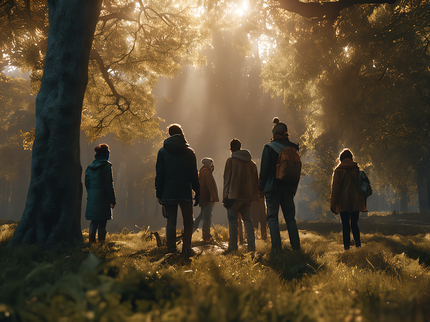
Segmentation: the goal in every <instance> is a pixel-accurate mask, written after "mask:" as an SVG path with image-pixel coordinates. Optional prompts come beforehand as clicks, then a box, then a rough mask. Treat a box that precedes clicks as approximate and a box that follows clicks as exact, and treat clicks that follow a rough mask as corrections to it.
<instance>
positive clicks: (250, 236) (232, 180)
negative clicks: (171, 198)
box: [222, 139, 258, 254]
mask: <svg viewBox="0 0 430 322" xmlns="http://www.w3.org/2000/svg"><path fill="white" fill-rule="evenodd" d="M241 147H242V143H241V142H240V141H239V140H238V139H233V140H231V142H230V151H231V157H229V158H228V159H227V161H226V162H225V168H224V188H223V200H222V202H223V206H224V207H225V208H227V217H228V228H229V229H228V233H229V241H228V249H227V250H226V251H225V252H224V254H229V253H231V252H233V251H236V250H237V249H238V246H237V235H238V234H237V232H238V216H239V213H240V215H241V216H242V219H243V222H244V226H245V231H246V235H247V240H248V251H255V236H254V224H253V223H252V219H251V204H252V202H253V201H256V200H258V171H257V166H256V164H255V162H254V161H252V156H251V153H250V152H249V151H248V150H241Z"/></svg>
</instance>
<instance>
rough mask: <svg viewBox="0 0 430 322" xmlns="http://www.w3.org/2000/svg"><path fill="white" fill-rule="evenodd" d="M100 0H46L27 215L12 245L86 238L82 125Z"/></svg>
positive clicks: (46, 244)
mask: <svg viewBox="0 0 430 322" xmlns="http://www.w3.org/2000/svg"><path fill="white" fill-rule="evenodd" d="M101 4H102V1H101V0H74V1H69V0H48V5H49V36H48V47H47V51H46V60H45V68H44V72H43V78H42V86H41V88H40V91H39V93H38V95H37V99H36V137H35V140H34V144H33V152H32V164H31V181H30V187H29V190H28V195H27V201H26V206H25V210H24V213H23V215H22V218H21V221H20V222H19V225H18V227H17V229H16V230H15V233H14V236H13V238H12V241H11V243H10V245H18V244H37V245H38V246H39V247H42V248H48V247H53V246H55V245H58V244H61V243H65V244H68V245H74V244H77V243H81V242H83V238H82V232H81V224H80V217H81V204H82V182H81V175H82V167H81V162H80V145H79V136H80V124H81V113H82V102H83V98H84V93H85V88H86V85H87V81H88V61H89V54H90V50H91V44H92V41H93V38H94V31H95V26H96V24H97V19H98V16H99V14H100V9H101Z"/></svg>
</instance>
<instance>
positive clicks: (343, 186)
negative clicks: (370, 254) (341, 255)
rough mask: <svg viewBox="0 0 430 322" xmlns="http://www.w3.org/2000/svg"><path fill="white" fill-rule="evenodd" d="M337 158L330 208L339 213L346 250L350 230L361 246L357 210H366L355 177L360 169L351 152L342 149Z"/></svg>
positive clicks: (346, 248) (356, 177)
mask: <svg viewBox="0 0 430 322" xmlns="http://www.w3.org/2000/svg"><path fill="white" fill-rule="evenodd" d="M339 160H340V163H339V164H338V166H337V167H336V169H335V170H334V172H333V180H332V184H331V198H330V210H331V212H333V213H334V214H340V218H341V220H342V232H343V246H344V249H345V250H348V249H349V246H350V243H351V238H350V231H351V230H352V235H353V237H354V242H355V246H356V247H360V246H361V241H360V230H359V228H358V218H359V212H360V211H362V212H366V211H367V207H366V200H365V196H364V194H360V193H359V191H358V189H357V184H360V185H361V182H357V179H359V178H360V176H359V175H360V171H359V168H358V165H357V163H356V162H354V161H353V160H354V157H353V154H352V152H351V151H350V150H348V149H344V150H343V151H342V152H341V153H340V155H339ZM366 179H367V177H366ZM369 188H370V186H369ZM366 190H367V189H366Z"/></svg>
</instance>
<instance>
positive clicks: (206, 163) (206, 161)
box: [202, 157, 214, 169]
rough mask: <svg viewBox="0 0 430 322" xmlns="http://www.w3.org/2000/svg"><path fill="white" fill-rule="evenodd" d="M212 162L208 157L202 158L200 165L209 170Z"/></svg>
mask: <svg viewBox="0 0 430 322" xmlns="http://www.w3.org/2000/svg"><path fill="white" fill-rule="evenodd" d="M213 162H214V160H213V159H211V158H208V157H204V158H203V159H202V164H203V165H204V166H205V167H206V168H208V169H210V168H211V166H212V163H213Z"/></svg>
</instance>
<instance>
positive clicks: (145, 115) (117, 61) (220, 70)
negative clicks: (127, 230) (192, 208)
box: [0, 0, 430, 216]
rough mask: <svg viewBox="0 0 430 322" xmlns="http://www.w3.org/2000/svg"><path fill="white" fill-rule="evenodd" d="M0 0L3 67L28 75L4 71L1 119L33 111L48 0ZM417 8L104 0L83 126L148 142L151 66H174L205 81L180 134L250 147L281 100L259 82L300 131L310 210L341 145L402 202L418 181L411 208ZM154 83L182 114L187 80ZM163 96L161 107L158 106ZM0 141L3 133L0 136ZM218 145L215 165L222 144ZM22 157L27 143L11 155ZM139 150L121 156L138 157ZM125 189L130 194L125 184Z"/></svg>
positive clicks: (163, 72) (419, 152) (424, 156)
mask: <svg viewBox="0 0 430 322" xmlns="http://www.w3.org/2000/svg"><path fill="white" fill-rule="evenodd" d="M281 5H282V3H281ZM0 8H1V14H0V24H1V26H2V28H1V36H2V37H1V47H2V60H1V66H2V70H4V69H5V68H7V67H9V66H14V67H17V68H20V69H21V70H22V71H24V72H30V80H31V89H30V88H29V87H28V85H27V84H25V85H24V82H23V81H22V80H17V79H12V78H11V77H8V76H6V75H5V74H3V73H2V79H1V81H2V83H1V89H2V92H1V93H2V101H4V102H7V101H8V98H7V96H8V95H11V93H10V92H9V91H8V90H7V88H8V87H7V86H8V85H6V84H7V80H8V82H9V83H10V82H14V83H16V85H14V86H15V88H21V90H20V91H21V93H22V95H21V96H20V95H17V94H15V96H16V97H15V98H14V101H13V104H10V105H7V103H5V104H4V106H5V108H4V111H5V112H6V111H7V109H8V107H7V106H10V107H9V112H8V114H5V117H4V118H3V119H4V120H6V121H5V122H6V123H11V124H12V123H13V122H14V121H13V118H14V117H18V116H17V115H18V114H19V113H18V111H19V110H20V109H24V110H25V111H24V113H29V115H32V114H31V113H34V112H32V111H34V103H33V105H32V104H31V103H20V100H23V99H24V97H26V96H25V95H27V99H28V98H29V96H30V95H32V94H33V95H34V93H36V92H37V90H38V89H39V87H40V82H41V79H42V72H43V66H44V61H45V57H46V46H47V35H48V30H49V22H48V5H47V3H46V1H2V2H1V6H0ZM428 15H429V4H428V1H401V2H398V3H396V4H393V5H391V4H385V5H374V4H367V5H356V6H353V7H350V8H346V9H344V10H342V11H341V12H340V16H339V17H338V18H337V19H336V20H324V19H323V20H320V19H308V18H304V17H302V16H300V15H299V14H296V13H291V12H289V11H286V10H284V9H283V8H281V7H280V3H278V2H276V1H267V0H261V1H256V0H255V1H249V2H244V3H238V2H236V1H175V2H172V1H146V2H144V1H137V2H135V1H126V2H121V3H118V2H116V1H105V2H104V3H103V6H102V7H100V15H99V17H98V20H97V24H96V25H95V33H94V41H93V43H92V47H91V50H90V56H89V57H90V59H89V65H88V85H87V86H86V92H85V98H84V101H83V109H82V114H81V115H82V123H81V127H82V130H84V131H85V133H86V138H87V139H88V140H89V142H94V141H95V140H97V139H99V138H102V137H104V136H105V135H107V134H108V133H112V134H113V136H114V137H115V138H116V139H119V140H122V141H124V142H126V143H129V144H133V143H135V142H137V141H139V140H140V141H141V142H143V143H142V144H145V142H148V145H147V146H150V145H151V144H152V143H151V142H159V141H160V139H161V138H162V135H163V134H162V133H161V132H162V129H163V128H164V124H163V123H161V124H160V121H161V120H160V118H159V117H158V116H156V113H155V112H156V111H155V106H156V98H155V97H154V94H153V93H157V90H158V91H161V92H162V93H163V91H162V89H161V87H159V88H158V89H155V88H156V86H157V84H160V83H159V80H160V77H163V79H164V78H171V77H174V76H175V75H177V73H178V72H179V71H182V75H181V76H180V77H179V78H177V79H181V77H182V80H183V79H184V77H186V75H188V76H189V75H197V77H196V76H193V77H194V78H195V81H194V84H200V86H202V85H201V84H202V82H206V83H205V85H204V86H203V87H202V88H204V89H205V91H206V94H207V95H206V97H205V98H204V100H202V101H201V103H202V106H203V105H204V107H205V108H203V107H202V106H201V107H199V109H198V111H199V113H197V114H196V113H195V114H192V115H191V116H192V117H194V118H196V117H198V114H200V113H202V111H203V110H204V109H206V113H208V112H207V111H211V112H212V114H210V113H209V114H206V115H208V116H207V119H201V120H198V121H195V120H196V119H194V120H192V119H191V117H190V118H189V120H190V123H189V124H190V127H191V126H192V128H193V129H194V128H199V127H200V128H202V127H203V128H204V131H203V132H202V131H201V130H200V131H197V130H196V131H194V130H192V131H190V133H189V135H188V136H187V137H188V139H189V140H190V141H191V142H195V145H196V146H197V147H196V148H198V149H201V153H202V154H203V155H208V154H211V153H212V151H211V150H210V149H209V146H210V145H208V144H206V142H205V140H203V139H202V135H203V137H204V138H212V141H214V142H216V143H215V145H216V149H215V150H216V151H222V150H223V149H224V147H223V141H224V140H221V139H220V135H221V137H224V136H225V140H227V138H228V137H231V136H238V137H243V138H245V140H244V141H245V142H244V143H245V144H244V145H245V147H246V145H248V146H249V147H250V149H251V150H252V152H253V151H255V153H253V155H254V157H256V158H258V157H259V153H260V149H261V146H262V144H264V143H266V142H267V141H268V140H269V139H270V137H269V134H270V132H269V133H268V134H267V133H266V132H267V129H263V127H264V126H266V124H267V123H270V119H271V117H272V116H273V115H271V113H273V112H278V111H279V109H278V105H277V104H279V99H278V100H277V99H274V100H270V99H269V98H268V96H267V94H265V93H263V92H262V90H263V89H264V90H265V91H268V92H270V93H272V95H273V96H280V99H282V100H283V105H284V107H285V113H286V114H285V117H286V119H285V122H286V123H287V124H288V125H289V127H290V134H291V137H292V140H296V141H297V140H299V141H300V143H301V146H302V154H303V156H304V157H305V159H306V160H308V161H307V162H306V167H305V173H306V175H307V176H308V178H306V179H305V180H303V181H302V184H303V185H304V186H309V187H312V188H313V189H314V190H315V191H316V199H315V196H313V195H312V194H310V195H309V196H303V198H304V199H307V200H309V201H313V203H312V209H314V210H315V211H316V212H317V213H319V214H322V215H323V216H324V215H326V214H327V210H328V209H327V205H328V203H327V200H328V197H329V182H330V176H331V172H332V169H333V166H334V163H333V160H335V159H336V157H337V154H338V152H339V151H340V150H341V149H342V148H343V147H350V148H351V149H352V150H353V151H354V152H355V153H356V154H357V157H358V161H359V163H360V165H361V166H362V167H364V169H365V170H366V171H368V172H369V175H370V176H371V178H372V179H373V182H374V183H375V184H376V187H377V190H378V191H379V192H380V193H383V191H384V190H386V189H388V188H392V189H394V190H395V192H396V193H397V194H398V195H399V196H400V197H401V206H400V210H402V211H406V210H407V209H408V208H407V205H408V203H411V201H413V196H414V195H416V191H418V196H419V208H420V210H421V211H428V198H429V195H428V192H429V191H430V189H429V187H428V185H429V182H430V181H429V156H428V144H429V141H428V134H427V133H428V121H427V120H428V111H429V109H428V100H429V95H428V81H429V77H428V76H429V75H428V74H429V70H428V54H429V51H428V33H429V25H428V24H429V23H428V21H429V19H428ZM208 48H209V49H208ZM210 48H213V49H212V50H211V49H210ZM185 66H190V67H185ZM199 77H200V78H199ZM20 82H21V83H20ZM163 82H164V83H165V84H167V85H166V86H167V87H170V88H171V89H172V90H171V92H167V93H168V94H165V93H164V94H161V95H163V96H165V98H167V100H159V103H158V104H159V105H158V106H159V108H160V110H159V111H158V114H157V115H160V116H163V117H162V118H164V119H166V120H168V119H169V116H170V115H172V116H173V115H175V116H177V118H180V117H181V116H182V115H184V114H183V113H182V111H183V108H184V107H183V106H185V105H187V104H190V102H192V99H189V98H186V97H184V95H183V92H184V91H183V89H184V85H185V83H184V82H182V83H181V82H180V81H178V82H177V83H175V80H172V81H171V83H169V82H168V81H163ZM261 83H262V87H261V86H260V85H261ZM20 84H21V85H20ZM159 86H160V85H159ZM196 86H198V85H196ZM24 88H26V89H25V90H24ZM154 89H155V90H154ZM24 93H27V94H25V95H24ZM18 96H19V97H18ZM198 96H199V95H195V96H194V97H193V98H196V97H198ZM33 99H34V96H33ZM181 99H182V100H183V102H182V103H179V102H180V101H179V100H181ZM170 100H171V103H169V101H170ZM28 101H29V102H30V101H31V98H30V99H28ZM8 102H11V101H10V99H9V101H8ZM173 105H175V106H173ZM23 106H24V107H23ZM29 106H31V107H29ZM169 106H170V107H169ZM2 108H3V104H2ZM176 108H177V109H176ZM164 109H165V111H168V112H166V114H164V115H163V111H164ZM10 111H12V112H10ZM2 113H3V110H2ZM175 113H176V114H175ZM21 114H22V113H21ZM269 114H270V115H269ZM13 115H16V116H13ZM256 120H258V121H256ZM184 122H185V124H186V125H187V120H186V119H184V120H183V121H182V123H184ZM253 122H256V123H255V126H252V125H253V124H252V123H253ZM30 123H31V122H30ZM167 123H169V122H167ZM14 124H16V125H17V124H20V125H17V126H18V127H16V128H14V127H11V126H9V127H2V130H5V131H6V132H5V141H6V142H9V143H8V144H12V143H11V142H15V143H14V144H15V147H17V144H18V143H20V142H21V141H20V140H24V142H25V144H27V145H28V144H30V145H29V146H28V147H30V146H31V142H32V139H33V138H34V131H32V130H31V127H30V128H29V126H28V125H24V123H18V122H16V123H14ZM33 124H34V123H33ZM197 124H200V125H197ZM201 124H204V125H203V126H202V125H201ZM160 125H161V126H160ZM267 127H268V128H270V125H269V126H267ZM160 128H161V131H160ZM232 128H233V129H236V131H237V132H235V131H234V130H233V131H231V130H229V129H232ZM260 128H261V130H258V131H257V130H256V129H260ZM19 130H21V132H22V133H21V132H19ZM8 131H9V132H8ZM17 133H19V136H17ZM236 133H238V135H236ZM12 137H13V138H15V139H13V140H12ZM299 138H300V139H299ZM205 147H206V148H205ZM6 148H7V144H6V145H5V144H3V145H2V147H1V149H2V150H3V149H6ZM212 150H214V148H212ZM3 151H7V150H3ZM151 151H152V150H151V149H150V148H149V147H148V148H147V149H142V154H143V155H144V156H146V155H151ZM21 152H22V151H21ZM217 153H218V154H219V156H217V157H218V158H219V160H220V162H218V164H219V166H220V168H222V164H223V163H222V161H221V160H222V158H223V157H224V153H228V151H227V152H217ZM3 156H4V158H6V159H5V160H4V162H2V171H4V173H6V174H7V176H8V177H7V178H9V179H5V180H9V182H10V180H12V179H11V178H13V176H12V175H11V174H12V173H13V171H12V170H8V166H6V165H5V166H3V164H11V163H12V162H10V160H11V159H10V157H9V155H8V154H7V153H6V154H5V153H2V158H3ZM26 158H27V160H28V159H29V156H28V153H27V156H26V157H18V158H17V159H20V162H24V160H26ZM81 159H82V158H81ZM138 159H139V157H138V158H134V159H133V163H130V165H129V166H123V168H124V169H130V170H127V171H132V170H131V169H135V168H136V167H139V165H136V162H137V163H139V161H137V160H138ZM145 159H146V158H145ZM27 162H29V161H27ZM13 166H14V167H17V166H18V164H17V163H15V162H14V163H13ZM24 168H26V169H28V163H27V164H26V166H24V165H23V166H22V169H24ZM146 171H147V172H149V170H146ZM121 172H122V171H121ZM127 177H130V176H129V174H127ZM137 177H138V176H137ZM137 177H136V178H137ZM145 177H146V178H149V177H150V174H148V176H147V173H145V175H143V176H142V177H140V178H139V179H136V180H137V181H139V182H147V183H148V184H147V185H146V186H145V184H143V186H141V183H136V182H133V183H131V182H130V183H127V184H129V185H130V187H133V188H136V187H140V188H137V189H145V188H148V187H150V186H151V185H152V183H151V181H150V179H146V181H144V178H145ZM4 178H6V176H4ZM2 180H3V179H2ZM27 180H28V179H27ZM118 184H120V183H118ZM2 187H3V185H2ZM5 187H6V188H2V195H3V191H5V192H4V196H7V195H8V192H7V189H8V188H7V182H6V184H5ZM131 190H132V189H131V188H130V190H127V191H131ZM148 190H149V189H148ZM307 190H309V189H307ZM387 191H388V190H387ZM9 195H10V192H9ZM126 195H127V200H128V198H130V202H129V203H128V204H129V205H130V206H131V205H132V204H134V203H135V201H133V200H134V199H135V198H136V197H132V196H133V195H134V194H131V195H128V193H127V194H126ZM5 198H6V197H5ZM372 198H376V196H373V197H372ZM314 199H315V200H314ZM386 199H387V195H386V194H385V195H382V196H381V198H380V200H378V204H375V205H374V207H380V208H384V206H385V207H386V206H387V205H386V204H385V205H384V202H385V201H386ZM373 200H375V199H373ZM154 211H155V210H154ZM309 211H311V210H309ZM127 213H128V211H127Z"/></svg>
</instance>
